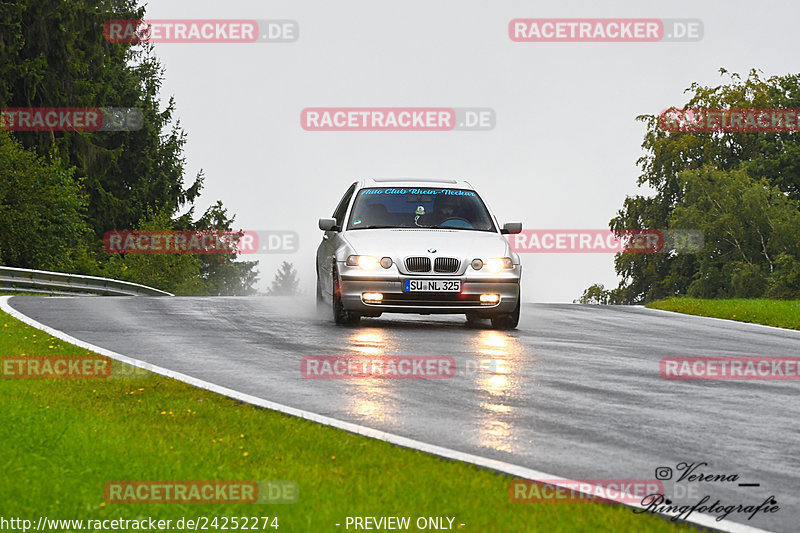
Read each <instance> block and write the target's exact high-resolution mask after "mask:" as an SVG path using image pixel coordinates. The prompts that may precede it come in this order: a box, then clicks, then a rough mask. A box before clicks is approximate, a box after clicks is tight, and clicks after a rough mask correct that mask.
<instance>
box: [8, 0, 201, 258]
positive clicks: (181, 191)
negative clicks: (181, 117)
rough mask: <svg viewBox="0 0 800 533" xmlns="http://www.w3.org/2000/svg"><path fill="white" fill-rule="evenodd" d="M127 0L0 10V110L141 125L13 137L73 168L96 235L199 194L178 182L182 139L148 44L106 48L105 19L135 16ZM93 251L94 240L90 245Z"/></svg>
mask: <svg viewBox="0 0 800 533" xmlns="http://www.w3.org/2000/svg"><path fill="white" fill-rule="evenodd" d="M137 3H138V2H137V0H17V1H16V2H13V3H10V4H9V3H4V4H2V7H0V107H104V106H109V107H111V106H113V107H130V108H137V109H140V110H141V112H142V114H143V118H144V121H143V127H142V128H141V129H140V130H138V131H122V132H108V131H99V132H82V131H65V132H19V133H16V134H15V136H16V137H17V139H18V140H19V141H20V142H21V143H22V144H23V146H24V147H25V148H26V149H30V150H32V151H34V152H35V153H37V154H39V155H40V156H42V157H45V158H47V159H49V160H55V159H60V160H62V161H64V164H65V166H68V167H69V166H74V167H75V177H76V178H78V179H79V180H81V181H82V186H83V188H84V190H85V191H86V194H87V196H88V201H89V203H88V216H89V221H90V223H91V225H92V228H93V229H94V232H95V235H96V236H97V237H98V243H99V239H100V238H101V237H102V235H103V233H105V232H106V231H107V230H112V229H130V228H133V227H134V225H135V224H137V223H138V222H139V221H141V220H143V219H145V218H146V217H147V214H148V212H149V211H150V210H162V209H166V210H167V211H168V213H169V214H170V215H173V214H174V213H176V212H177V211H178V210H179V208H180V207H181V206H183V205H184V204H186V203H190V204H191V203H192V202H193V201H194V200H195V199H196V198H197V196H198V195H199V193H200V189H201V187H202V175H201V174H199V175H198V176H197V177H196V179H195V180H194V182H193V183H192V184H191V185H190V186H189V187H184V184H183V167H184V159H183V155H182V149H183V145H184V143H185V142H186V137H185V134H184V132H183V130H182V129H181V128H180V124H179V123H174V124H173V123H172V122H173V120H172V114H173V112H174V107H175V106H174V101H173V99H171V98H170V99H169V101H168V103H167V106H166V108H165V109H164V110H159V95H158V92H159V89H160V87H161V84H162V81H163V77H164V71H163V68H162V67H161V66H160V65H159V63H158V61H157V60H156V58H155V57H154V55H153V47H152V45H143V44H138V45H137V44H125V43H110V42H107V41H106V40H105V39H104V38H103V25H104V23H105V22H106V21H108V20H109V19H141V18H143V17H144V8H143V7H138V6H137ZM97 248H98V249H99V244H98V245H97Z"/></svg>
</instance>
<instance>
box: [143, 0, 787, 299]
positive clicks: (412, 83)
mask: <svg viewBox="0 0 800 533" xmlns="http://www.w3.org/2000/svg"><path fill="white" fill-rule="evenodd" d="M799 14H800V3H798V2H796V0H785V1H770V2H761V3H757V4H755V3H753V2H752V1H748V2H741V1H716V2H701V1H696V0H693V1H669V2H666V1H664V2H647V1H642V0H635V1H629V2H624V1H615V2H602V3H600V2H596V1H585V2H579V1H575V2H565V1H559V2H551V3H544V2H537V3H535V2H531V1H530V0H527V1H497V2H486V1H476V0H457V1H456V0H452V1H436V2H431V1H430V0H425V1H404V2H391V3H389V2H375V1H374V0H364V1H346V0H339V1H336V2H323V1H317V2H308V1H298V0H291V1H269V2H267V1H263V0H251V1H246V0H225V1H224V2H220V1H219V0H210V1H206V0H150V2H149V3H148V4H147V17H148V18H153V19H172V18H180V19H210V18H220V19H243V18H244V19H260V20H264V19H291V20H295V21H297V22H298V24H299V29H300V35H299V39H297V40H296V41H295V42H291V43H251V44H208V43H202V44H175V43H161V44H156V45H155V50H156V54H157V56H158V57H159V59H160V60H161V62H162V65H163V66H164V67H165V68H166V79H165V81H164V85H163V87H162V97H163V99H164V100H165V101H166V99H167V98H168V97H169V96H174V97H175V99H176V103H177V115H178V117H179V118H180V120H181V124H182V126H183V128H184V129H185V130H186V132H187V134H188V143H187V145H186V154H185V155H186V157H187V167H186V168H187V182H188V181H189V180H190V179H192V177H193V176H194V174H195V173H196V172H197V171H198V170H200V169H201V168H202V169H203V170H204V172H205V175H206V180H205V188H204V190H203V193H202V197H201V199H200V201H199V203H198V206H197V214H198V215H199V214H201V213H202V212H203V211H204V210H205V208H206V207H208V206H209V205H210V204H212V203H214V202H215V201H216V200H218V199H220V200H222V201H223V202H224V204H225V206H226V207H227V208H228V209H229V211H230V212H232V213H235V214H236V215H237V219H236V226H237V228H243V229H248V230H270V229H272V230H296V231H297V232H298V233H299V236H300V249H299V251H298V252H297V253H295V254H291V255H258V256H250V257H248V258H258V259H259V260H260V261H261V263H260V270H261V282H260V284H259V288H260V289H261V290H263V289H264V288H266V287H267V286H268V285H269V282H270V281H271V280H272V278H273V275H274V272H275V269H276V268H277V266H278V265H279V263H280V262H281V261H282V260H289V261H291V262H293V263H294V264H295V266H296V267H297V269H298V271H299V273H300V277H301V282H302V287H303V289H304V290H305V292H306V294H307V295H313V291H314V285H313V284H314V253H315V250H316V247H317V245H318V243H319V241H320V238H321V232H320V231H319V230H318V229H317V219H318V218H320V217H327V216H330V214H331V213H332V211H333V209H334V207H335V204H336V203H337V202H338V200H339V198H340V197H341V195H342V193H343V192H344V190H345V189H346V188H347V186H348V185H349V184H350V183H352V182H353V181H355V180H356V179H357V178H360V177H395V176H397V177H418V176H436V177H448V178H449V177H453V178H461V179H466V180H468V181H470V182H471V183H472V184H473V185H474V186H475V187H476V188H477V189H478V191H479V193H480V194H481V195H482V196H483V198H484V199H485V200H486V201H487V202H488V203H489V205H490V206H491V207H492V209H493V210H494V212H495V214H496V216H497V217H498V219H500V221H501V223H502V222H503V221H509V220H521V221H522V222H523V225H524V227H526V228H531V229H532V228H579V229H585V228H607V227H608V221H609V219H610V218H611V217H612V216H614V215H615V213H616V211H617V210H618V209H619V208H620V207H621V206H622V202H623V200H624V198H625V196H626V195H632V194H636V193H637V192H642V193H646V192H647V191H644V190H642V189H638V188H637V186H636V178H637V177H638V176H639V169H638V168H637V166H636V160H637V158H638V157H640V156H641V155H642V154H643V150H642V148H641V143H642V138H643V134H644V132H645V128H644V125H643V124H641V123H639V122H636V121H635V120H634V118H635V117H636V116H637V115H640V114H646V113H647V114H657V113H658V112H659V111H661V110H662V109H664V108H666V107H669V106H671V105H683V104H684V103H685V101H686V99H687V98H686V96H685V95H684V94H683V91H684V90H685V89H686V88H687V87H688V86H689V85H690V84H691V83H692V82H698V83H701V84H708V85H716V84H719V83H721V82H722V81H723V80H724V79H723V78H720V76H719V73H718V70H719V68H720V67H725V68H726V69H728V70H729V71H734V72H740V73H742V74H746V73H747V72H748V71H749V70H750V69H751V68H753V67H755V68H758V69H761V70H763V72H764V74H765V75H767V76H769V75H773V74H786V73H792V72H794V73H796V72H797V71H798V62H797V57H796V56H797V51H798V50H800V35H799V34H798V31H797V20H798V15H799ZM610 17H615V18H616V17H618V18H681V19H700V20H702V21H703V27H704V34H703V39H702V40H700V41H698V42H654V43H518V42H513V41H512V40H511V39H510V38H509V36H508V24H509V21H511V20H512V19H515V18H610ZM725 79H727V78H725ZM325 106H328V107H335V106H342V107H369V106H372V107H488V108H492V109H494V110H495V112H496V126H495V128H494V129H492V130H491V131H445V132H310V131H304V130H303V129H302V128H301V126H300V112H301V110H302V109H303V108H306V107H325ZM522 262H523V265H524V276H523V299H524V300H525V301H534V302H571V301H572V300H573V299H574V298H577V297H578V296H579V295H580V294H581V292H582V291H583V289H584V288H585V287H587V286H589V285H590V284H592V283H595V282H600V283H603V284H605V285H606V287H612V286H616V285H617V283H618V278H617V276H616V275H615V273H614V269H613V255H610V254H523V256H522Z"/></svg>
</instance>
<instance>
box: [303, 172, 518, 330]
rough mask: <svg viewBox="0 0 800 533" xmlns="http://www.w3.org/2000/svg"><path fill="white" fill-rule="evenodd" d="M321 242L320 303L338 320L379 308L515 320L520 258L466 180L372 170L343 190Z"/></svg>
mask: <svg viewBox="0 0 800 533" xmlns="http://www.w3.org/2000/svg"><path fill="white" fill-rule="evenodd" d="M319 229H321V230H322V231H324V232H325V234H324V235H323V236H322V243H321V244H320V245H319V248H317V267H316V271H317V304H318V307H319V308H321V309H331V310H332V314H333V320H334V321H335V322H336V323H337V324H357V323H358V322H359V320H360V319H361V317H377V316H380V315H381V314H382V313H418V314H423V315H427V314H431V313H449V314H456V313H458V314H465V315H466V317H467V321H468V322H469V323H472V324H474V323H476V322H477V321H478V320H480V319H482V318H488V319H491V322H492V326H493V327H495V328H497V329H511V328H515V327H517V324H518V322H519V310H520V291H519V283H520V277H521V275H522V265H520V262H519V256H518V255H517V254H515V253H513V252H512V251H511V247H510V246H509V244H508V241H507V239H506V237H504V235H506V234H511V233H519V232H520V231H522V223H520V222H508V223H506V224H504V225H503V226H502V227H500V226H499V225H498V223H497V220H496V219H495V217H494V215H492V213H491V211H489V209H488V208H487V207H486V204H484V203H483V200H481V197H480V196H478V193H477V192H476V191H475V190H474V189H473V188H472V186H471V185H470V184H469V183H467V182H466V181H460V180H430V179H414V180H411V179H408V180H406V179H393V180H377V179H365V180H361V181H359V182H356V183H353V184H352V185H351V186H350V188H348V189H347V192H345V193H344V196H343V197H342V199H341V201H340V202H339V205H338V206H337V207H336V210H335V211H334V213H333V218H321V219H319Z"/></svg>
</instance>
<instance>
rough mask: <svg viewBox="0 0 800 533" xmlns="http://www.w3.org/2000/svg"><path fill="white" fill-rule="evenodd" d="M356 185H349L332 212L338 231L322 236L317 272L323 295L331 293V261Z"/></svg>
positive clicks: (327, 232)
mask: <svg viewBox="0 0 800 533" xmlns="http://www.w3.org/2000/svg"><path fill="white" fill-rule="evenodd" d="M356 185H357V183H353V184H352V185H350V188H348V189H347V191H346V192H345V193H344V196H342V199H341V200H340V201H339V205H337V206H336V210H335V211H334V212H333V218H335V219H336V226H337V227H338V228H339V231H326V232H325V233H324V234H323V235H322V242H321V243H320V245H319V249H318V251H317V272H319V277H320V286H321V287H322V290H323V291H324V293H325V294H332V293H333V285H332V283H331V268H332V266H333V259H334V257H335V256H336V248H337V247H338V246H339V244H340V238H339V235H340V232H341V230H342V229H343V228H344V224H345V215H346V214H347V208H348V206H349V205H350V200H351V199H352V198H353V193H354V192H355V190H356Z"/></svg>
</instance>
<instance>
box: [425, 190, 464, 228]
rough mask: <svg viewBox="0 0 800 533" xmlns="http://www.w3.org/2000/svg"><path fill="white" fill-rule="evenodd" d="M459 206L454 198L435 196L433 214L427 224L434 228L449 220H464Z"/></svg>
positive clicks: (456, 198)
mask: <svg viewBox="0 0 800 533" xmlns="http://www.w3.org/2000/svg"><path fill="white" fill-rule="evenodd" d="M460 204H461V203H460V202H459V201H458V197H456V196H446V195H441V196H437V197H436V199H435V200H434V202H433V212H432V213H431V217H430V220H429V221H428V222H429V223H430V224H432V225H434V226H438V225H439V224H442V223H443V222H445V221H447V220H450V219H451V218H459V219H463V218H465V217H464V214H463V213H462V212H461V209H460V207H461V205H460Z"/></svg>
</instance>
